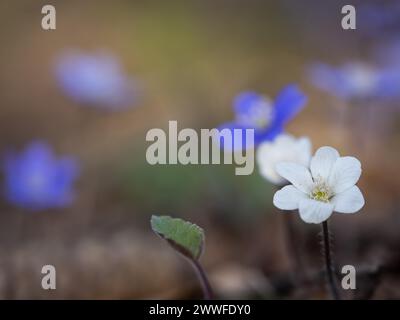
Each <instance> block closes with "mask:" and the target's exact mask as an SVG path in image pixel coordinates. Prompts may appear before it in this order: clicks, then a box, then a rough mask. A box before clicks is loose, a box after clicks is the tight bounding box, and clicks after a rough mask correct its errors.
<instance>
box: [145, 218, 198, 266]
mask: <svg viewBox="0 0 400 320" xmlns="http://www.w3.org/2000/svg"><path fill="white" fill-rule="evenodd" d="M151 228H152V229H153V231H154V232H155V233H156V234H158V235H159V236H160V237H161V238H163V239H165V240H166V241H167V242H168V243H169V244H170V245H171V246H172V247H173V248H174V249H175V250H177V251H178V252H180V253H181V254H183V255H184V256H185V257H187V258H189V259H191V260H198V259H199V258H200V255H201V253H202V251H203V247H204V231H203V229H201V228H200V227H199V226H197V225H195V224H193V223H190V222H187V221H184V220H182V219H178V218H171V217H169V216H152V217H151Z"/></svg>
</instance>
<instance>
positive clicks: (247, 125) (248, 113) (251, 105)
mask: <svg viewBox="0 0 400 320" xmlns="http://www.w3.org/2000/svg"><path fill="white" fill-rule="evenodd" d="M306 101H307V97H306V96H305V95H304V94H303V93H302V92H301V91H300V90H299V89H298V87H297V86H296V85H288V86H286V87H285V88H283V89H282V90H281V92H280V93H279V94H278V96H277V97H276V99H275V101H272V100H270V99H269V98H268V97H265V96H263V95H261V94H258V93H256V92H252V91H246V92H242V93H240V94H239V95H238V96H236V98H235V99H234V102H233V109H234V112H235V120H234V121H232V122H228V123H225V124H222V125H221V126H220V127H219V128H218V129H219V130H222V129H229V130H234V129H241V130H243V131H242V132H243V138H242V141H245V140H246V139H245V134H246V133H245V129H254V145H247V146H244V145H242V143H239V142H235V141H233V144H232V145H230V146H229V145H226V144H225V145H223V147H224V148H226V149H232V150H241V149H244V148H249V147H254V146H257V145H258V144H260V143H261V142H262V141H270V140H273V139H274V138H275V137H276V136H277V135H278V134H280V133H281V132H282V131H283V130H284V128H285V125H286V124H287V123H288V122H289V121H290V120H292V119H293V118H294V117H295V116H296V115H297V113H298V112H299V111H300V110H301V109H302V108H303V107H304V105H305V103H306ZM232 136H234V135H233V134H232Z"/></svg>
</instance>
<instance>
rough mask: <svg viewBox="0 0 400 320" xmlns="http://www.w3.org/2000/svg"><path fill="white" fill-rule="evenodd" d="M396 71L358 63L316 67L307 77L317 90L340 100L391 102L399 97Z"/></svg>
mask: <svg viewBox="0 0 400 320" xmlns="http://www.w3.org/2000/svg"><path fill="white" fill-rule="evenodd" d="M399 71H400V68H393V67H392V66H384V67H377V66H371V65H367V64H363V63H359V62H352V63H347V64H344V65H342V66H339V67H333V66H330V65H327V64H323V63H316V64H313V65H312V66H311V67H310V69H309V76H310V81H311V83H312V84H313V85H315V86H316V87H317V88H319V89H321V90H323V91H326V92H328V93H330V94H331V95H334V96H336V97H338V98H341V99H345V100H350V99H370V98H373V99H385V98H388V99H392V98H399V97H400V72H399Z"/></svg>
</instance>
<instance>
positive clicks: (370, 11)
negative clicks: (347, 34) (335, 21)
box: [357, 1, 400, 37]
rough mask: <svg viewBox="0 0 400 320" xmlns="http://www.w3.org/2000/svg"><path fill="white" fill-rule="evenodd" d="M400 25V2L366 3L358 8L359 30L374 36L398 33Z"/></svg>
mask: <svg viewBox="0 0 400 320" xmlns="http://www.w3.org/2000/svg"><path fill="white" fill-rule="evenodd" d="M399 26H400V4H399V3H398V2H395V1H393V3H385V4H382V3H365V4H360V6H359V7H358V8H357V31H360V32H361V33H363V34H366V35H370V36H373V37H382V36H384V35H387V34H388V33H396V32H397V29H398V28H399Z"/></svg>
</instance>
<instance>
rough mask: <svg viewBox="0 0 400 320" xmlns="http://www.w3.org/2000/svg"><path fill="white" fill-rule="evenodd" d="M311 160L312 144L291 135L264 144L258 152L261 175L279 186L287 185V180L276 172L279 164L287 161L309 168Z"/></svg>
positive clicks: (281, 136)
mask: <svg viewBox="0 0 400 320" xmlns="http://www.w3.org/2000/svg"><path fill="white" fill-rule="evenodd" d="M310 159H311V142H310V140H309V139H308V138H307V137H301V138H295V137H293V136H292V135H289V134H280V135H279V136H278V137H276V138H275V140H273V141H268V142H264V143H262V144H261V145H260V146H259V147H258V150H257V163H258V167H259V170H260V174H261V175H262V176H263V177H264V178H266V179H267V180H268V181H269V182H271V183H273V184H275V185H278V186H282V185H284V184H287V180H286V179H284V178H282V177H281V176H280V175H279V174H278V173H277V172H276V169H275V166H276V164H277V163H279V162H282V161H287V162H294V163H298V164H301V165H303V166H306V167H308V165H309V164H310Z"/></svg>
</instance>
